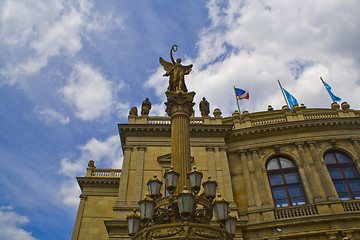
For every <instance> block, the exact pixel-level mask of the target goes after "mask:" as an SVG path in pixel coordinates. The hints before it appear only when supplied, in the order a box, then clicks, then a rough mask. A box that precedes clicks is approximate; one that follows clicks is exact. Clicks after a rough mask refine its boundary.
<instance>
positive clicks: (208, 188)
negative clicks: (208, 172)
mask: <svg viewBox="0 0 360 240" xmlns="http://www.w3.org/2000/svg"><path fill="white" fill-rule="evenodd" d="M202 186H203V188H204V190H205V197H206V198H209V199H210V200H213V199H214V198H215V196H216V188H217V182H216V181H215V180H211V177H210V176H208V180H207V181H206V182H203V184H202Z"/></svg>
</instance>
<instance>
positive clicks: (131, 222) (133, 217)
mask: <svg viewBox="0 0 360 240" xmlns="http://www.w3.org/2000/svg"><path fill="white" fill-rule="evenodd" d="M126 221H127V225H128V231H129V235H130V236H133V235H135V234H136V233H137V232H138V231H139V228H140V216H139V215H138V214H136V209H134V210H133V213H132V214H130V215H128V216H127V217H126Z"/></svg>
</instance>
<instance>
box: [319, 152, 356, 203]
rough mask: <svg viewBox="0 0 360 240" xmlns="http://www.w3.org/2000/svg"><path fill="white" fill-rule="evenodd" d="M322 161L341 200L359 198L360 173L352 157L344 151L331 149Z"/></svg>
mask: <svg viewBox="0 0 360 240" xmlns="http://www.w3.org/2000/svg"><path fill="white" fill-rule="evenodd" d="M324 161H325V163H326V167H327V169H328V171H329V173H330V176H331V179H332V181H333V183H334V186H335V189H336V191H337V193H338V195H339V198H340V199H341V200H351V199H360V175H359V172H358V170H357V169H356V166H355V164H354V162H353V161H352V159H351V158H350V157H349V156H348V155H347V154H345V153H343V152H340V151H336V150H331V151H328V152H326V153H325V154H324Z"/></svg>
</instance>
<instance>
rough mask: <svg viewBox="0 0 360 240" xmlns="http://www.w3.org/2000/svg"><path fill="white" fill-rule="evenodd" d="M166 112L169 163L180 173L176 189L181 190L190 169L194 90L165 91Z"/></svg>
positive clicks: (185, 183) (177, 191)
mask: <svg viewBox="0 0 360 240" xmlns="http://www.w3.org/2000/svg"><path fill="white" fill-rule="evenodd" d="M165 94H166V97H167V102H166V103H165V105H166V110H165V111H166V113H167V114H168V116H170V117H171V165H172V166H173V167H174V170H175V171H176V172H178V173H180V177H179V181H178V185H177V190H176V192H175V193H179V192H181V191H182V189H183V188H184V186H185V185H186V186H187V187H188V188H189V184H188V181H187V173H189V172H190V171H191V159H190V158H191V153H190V116H191V115H192V113H193V111H194V110H193V106H194V105H195V103H193V102H192V101H193V99H194V96H195V92H170V91H167V92H166V93H165Z"/></svg>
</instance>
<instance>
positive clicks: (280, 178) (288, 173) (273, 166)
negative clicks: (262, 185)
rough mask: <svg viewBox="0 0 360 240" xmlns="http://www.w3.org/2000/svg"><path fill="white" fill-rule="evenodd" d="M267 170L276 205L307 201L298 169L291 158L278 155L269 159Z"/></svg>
mask: <svg viewBox="0 0 360 240" xmlns="http://www.w3.org/2000/svg"><path fill="white" fill-rule="evenodd" d="M266 170H267V175H268V177H269V182H270V187H271V192H272V195H273V199H274V203H275V206H276V207H287V206H294V205H300V204H305V203H306V201H305V195H304V190H303V187H302V184H301V180H300V177H299V174H298V169H297V167H296V166H295V164H294V163H293V162H292V161H291V160H289V159H287V158H285V157H283V156H276V157H274V158H271V159H270V160H269V161H268V163H267V165H266Z"/></svg>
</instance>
